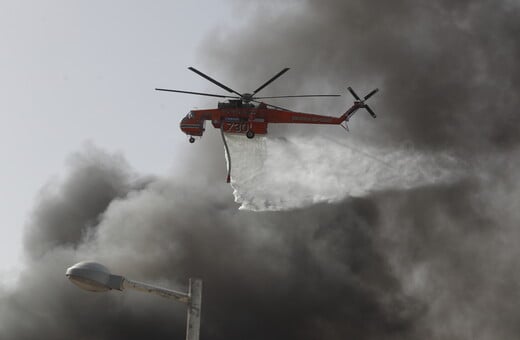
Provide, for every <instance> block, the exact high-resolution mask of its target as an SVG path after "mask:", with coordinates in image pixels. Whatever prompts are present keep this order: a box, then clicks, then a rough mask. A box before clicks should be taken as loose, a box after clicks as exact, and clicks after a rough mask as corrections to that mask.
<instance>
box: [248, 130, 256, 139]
mask: <svg viewBox="0 0 520 340" xmlns="http://www.w3.org/2000/svg"><path fill="white" fill-rule="evenodd" d="M254 136H255V133H254V131H253V130H247V132H246V137H247V138H249V139H252V138H253V137H254Z"/></svg>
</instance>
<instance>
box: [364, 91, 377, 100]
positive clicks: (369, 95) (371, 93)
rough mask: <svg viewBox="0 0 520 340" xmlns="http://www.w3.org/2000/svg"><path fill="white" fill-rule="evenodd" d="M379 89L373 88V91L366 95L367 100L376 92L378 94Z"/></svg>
mask: <svg viewBox="0 0 520 340" xmlns="http://www.w3.org/2000/svg"><path fill="white" fill-rule="evenodd" d="M377 91H379V89H373V90H372V91H370V93H369V94H367V95H366V96H365V100H367V99H368V98H370V97H372V96H373V95H374V94H376V92H377Z"/></svg>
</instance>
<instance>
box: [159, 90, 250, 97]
mask: <svg viewBox="0 0 520 340" xmlns="http://www.w3.org/2000/svg"><path fill="white" fill-rule="evenodd" d="M155 90H156V91H166V92H177V93H187V94H195V95H198V96H208V97H218V98H236V99H239V98H240V97H236V96H222V95H220V94H211V93H203V92H192V91H181V90H170V89H155Z"/></svg>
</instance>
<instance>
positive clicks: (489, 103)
mask: <svg viewBox="0 0 520 340" xmlns="http://www.w3.org/2000/svg"><path fill="white" fill-rule="evenodd" d="M279 3H280V2H278V5H274V4H273V5H271V6H266V5H265V4H264V3H262V6H261V5H260V2H258V5H257V6H255V5H250V6H251V7H253V8H252V9H257V10H258V11H257V15H255V16H254V20H255V23H256V24H255V25H252V27H247V30H246V31H245V32H244V30H243V29H237V31H235V32H228V33H227V34H220V35H219V36H218V37H219V40H218V41H217V42H216V43H215V42H213V43H212V44H207V45H209V46H210V47H208V48H207V50H208V51H205V53H206V54H207V55H212V56H216V57H215V59H214V61H213V62H211V61H210V62H209V63H208V65H209V66H208V67H209V68H213V69H215V70H219V69H221V68H222V67H227V68H229V72H230V73H233V74H234V78H238V80H237V81H242V83H241V84H240V86H241V87H242V88H244V89H248V88H253V87H254V85H256V82H259V83H261V81H262V80H263V79H264V78H267V77H268V75H270V74H271V73H273V74H274V73H275V72H276V71H277V70H278V69H280V68H281V67H283V66H290V67H292V69H291V70H290V71H289V72H288V73H287V74H286V75H284V77H283V78H282V79H280V80H277V82H276V83H274V84H273V85H271V86H272V87H271V86H270V87H269V88H267V89H265V90H264V91H263V93H262V94H264V95H271V94H274V95H276V94H278V95H280V94H286V93H288V92H291V93H299V92H311V91H313V92H325V91H331V92H337V91H345V90H346V86H347V85H351V86H353V87H354V88H356V89H358V90H359V91H360V92H361V91H368V90H370V89H372V88H373V87H379V88H380V89H381V92H380V93H379V94H377V95H376V97H374V105H373V107H374V108H377V111H378V113H379V117H378V119H377V120H376V121H374V122H372V121H370V123H371V124H368V123H367V127H366V129H369V132H362V131H357V130H356V131H355V133H356V134H357V135H359V134H362V133H365V134H367V135H368V136H367V137H370V138H367V140H371V141H372V142H374V143H377V144H388V143H393V144H394V145H395V144H399V143H402V142H403V141H408V142H412V143H413V145H414V147H415V148H418V149H423V150H432V149H434V150H446V149H447V150H456V151H460V152H461V153H463V154H465V155H467V154H468V153H469V152H475V151H478V152H482V151H491V152H495V151H497V150H511V149H514V148H515V147H516V146H518V143H519V138H520V137H519V136H520V135H519V134H518V133H517V131H518V130H517V126H518V124H519V123H520V118H519V115H518V114H517V107H518V106H519V104H520V101H519V99H518V98H519V97H518V95H517V94H518V92H519V90H520V71H519V69H518V67H517V61H518V60H519V59H520V44H519V43H518V36H519V34H520V21H519V20H518V17H519V15H520V6H519V5H518V2H515V1H456V2H450V1H419V2H417V1H410V0H400V1H392V2H380V1H377V2H373V1H371V2H366V1H344V0H338V1H331V0H329V1H312V0H309V1H306V2H305V3H306V5H305V10H302V8H301V6H296V5H294V2H291V1H287V2H285V4H286V5H285V6H284V5H279ZM282 3H284V2H282ZM291 4H292V5H291ZM255 7H258V8H255ZM237 15H239V13H237ZM248 22H249V21H248ZM212 39H213V38H212ZM231 42H232V44H231V45H230V43H231ZM233 47H236V48H233ZM222 60H226V63H225V64H223V63H222ZM217 66H218V67H217ZM246 80H247V81H246ZM242 84H243V85H242ZM302 84H303V85H302ZM324 84H326V85H325V86H324ZM277 85H279V87H277ZM237 86H238V85H237ZM324 87H325V89H324ZM345 92H346V91H345ZM350 100H351V97H350V95H348V94H347V95H346V97H344V98H343V100H340V101H335V100H334V101H332V100H327V101H326V102H325V103H324V102H323V101H319V100H318V99H316V100H312V101H311V100H309V101H308V102H307V101H306V100H299V101H298V103H297V105H296V107H297V108H300V109H305V108H306V109H307V110H309V109H315V110H317V111H318V112H320V111H321V112H327V113H329V114H333V113H334V112H339V111H341V109H343V107H342V106H341V105H344V106H346V105H348V104H349V102H350ZM304 101H305V103H306V104H303V103H302V102H304ZM279 103H280V102H279ZM283 103H287V102H283ZM283 103H280V105H283ZM289 103H290V102H289ZM327 103H328V104H327ZM293 104H296V103H293ZM323 105H325V106H323ZM286 106H288V107H291V105H290V104H287V105H286ZM356 119H360V118H359V117H356ZM366 119H367V120H368V118H366ZM363 130H365V129H363ZM396 140H397V141H396Z"/></svg>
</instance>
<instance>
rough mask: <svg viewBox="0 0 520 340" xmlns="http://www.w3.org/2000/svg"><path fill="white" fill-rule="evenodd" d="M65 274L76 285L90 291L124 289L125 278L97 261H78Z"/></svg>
mask: <svg viewBox="0 0 520 340" xmlns="http://www.w3.org/2000/svg"><path fill="white" fill-rule="evenodd" d="M65 276H67V278H68V279H69V280H70V281H71V282H72V283H74V284H75V285H76V286H78V287H80V288H82V289H85V290H88V291H90V292H104V291H107V290H111V289H117V290H123V281H124V278H123V277H122V276H120V275H112V274H111V273H110V271H109V270H108V268H107V267H105V266H103V265H102V264H100V263H97V262H91V261H83V262H79V263H76V264H75V265H73V266H72V267H70V268H68V269H67V271H66V272H65Z"/></svg>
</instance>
